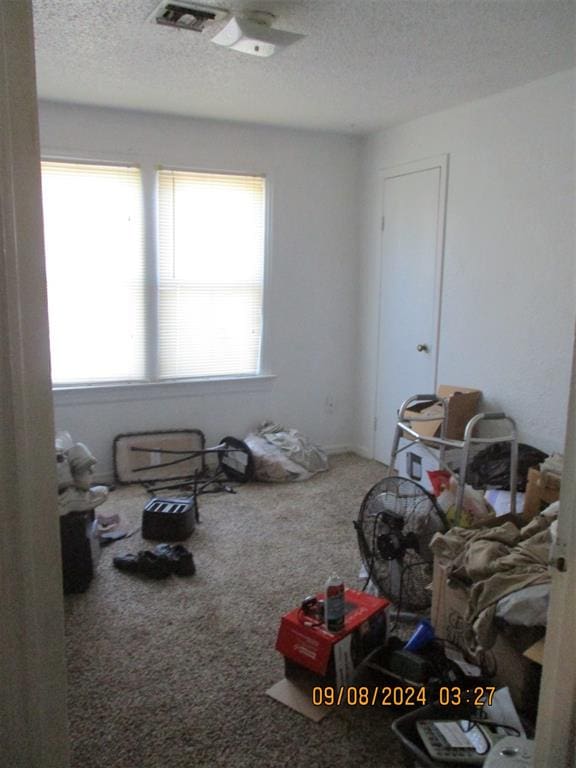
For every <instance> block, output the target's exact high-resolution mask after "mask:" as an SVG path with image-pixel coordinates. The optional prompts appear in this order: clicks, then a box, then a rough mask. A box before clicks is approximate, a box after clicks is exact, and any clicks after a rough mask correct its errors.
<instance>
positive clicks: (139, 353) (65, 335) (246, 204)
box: [42, 162, 265, 385]
mask: <svg viewBox="0 0 576 768" xmlns="http://www.w3.org/2000/svg"><path fill="white" fill-rule="evenodd" d="M42 173H43V197H44V219H45V243H46V264H47V278H48V303H49V316H50V344H51V353H52V372H53V380H54V383H55V384H56V385H74V384H77V385H78V384H79V385H81V384H97V383H110V382H130V381H158V380H162V381H166V380H173V379H188V378H202V377H204V378H205V377H218V376H249V375H255V374H258V373H259V372H260V348H261V339H262V301H263V277H264V250H265V248H264V246H265V180H264V178H263V177H261V176H240V175H232V174H212V173H195V172H188V171H175V170H165V169H162V170H160V171H158V175H157V181H158V185H157V186H158V238H157V243H155V244H151V245H150V246H149V248H150V249H151V252H149V253H146V251H145V246H144V242H145V239H144V227H145V221H144V213H143V210H144V205H143V203H144V191H143V185H142V179H141V174H140V171H139V169H137V168H130V167H129V168H127V167H121V166H103V165H90V164H86V163H83V164H78V163H74V164H73V163H64V162H45V163H43V165H42ZM146 208H147V210H151V209H152V206H147V207H146Z"/></svg>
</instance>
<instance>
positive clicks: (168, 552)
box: [152, 544, 196, 576]
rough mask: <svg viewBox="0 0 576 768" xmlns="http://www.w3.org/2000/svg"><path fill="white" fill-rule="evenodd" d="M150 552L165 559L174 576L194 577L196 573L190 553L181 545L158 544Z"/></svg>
mask: <svg viewBox="0 0 576 768" xmlns="http://www.w3.org/2000/svg"><path fill="white" fill-rule="evenodd" d="M152 552H153V553H154V554H155V555H158V556H159V557H161V558H163V559H165V560H166V561H167V562H168V563H169V564H170V567H171V568H172V573H175V574H176V576H194V574H195V573H196V566H195V565H194V558H193V557H192V552H190V551H189V550H188V549H186V547H184V546H182V544H158V545H157V546H155V547H154V549H153V550H152Z"/></svg>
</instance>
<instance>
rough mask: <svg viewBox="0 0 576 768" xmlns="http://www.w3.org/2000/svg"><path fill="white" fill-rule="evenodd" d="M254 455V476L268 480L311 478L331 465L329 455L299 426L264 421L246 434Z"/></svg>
mask: <svg viewBox="0 0 576 768" xmlns="http://www.w3.org/2000/svg"><path fill="white" fill-rule="evenodd" d="M244 442H245V443H246V445H247V446H248V447H249V448H250V450H251V452H252V457H253V459H254V476H255V478H256V480H261V481H264V482H269V483H270V482H294V481H299V480H308V479H309V478H310V477H312V476H313V475H315V474H316V473H317V472H324V471H326V470H327V469H328V457H327V456H326V454H325V452H324V451H323V450H322V449H321V448H320V447H319V446H317V445H315V444H314V443H312V442H311V441H310V440H309V439H308V438H307V437H306V436H305V435H303V434H302V433H301V432H298V430H296V429H286V428H285V427H282V426H280V425H279V424H270V423H265V424H263V425H262V426H261V427H260V429H259V430H258V432H256V433H250V434H249V435H247V436H246V437H245V438H244Z"/></svg>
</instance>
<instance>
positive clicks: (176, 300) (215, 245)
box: [158, 170, 265, 378]
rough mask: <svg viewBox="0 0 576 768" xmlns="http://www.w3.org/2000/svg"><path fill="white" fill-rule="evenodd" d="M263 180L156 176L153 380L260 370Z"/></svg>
mask: <svg viewBox="0 0 576 768" xmlns="http://www.w3.org/2000/svg"><path fill="white" fill-rule="evenodd" d="M264 223H265V206H264V179H263V178H261V177H258V176H230V175H222V174H206V173H188V172H180V171H165V170H161V171H160V173H159V295H158V316H159V323H158V328H159V339H158V349H159V377H160V378H177V377H181V376H223V375H233V374H255V373H258V372H259V370H260V340H261V336H262V285H263V275H264Z"/></svg>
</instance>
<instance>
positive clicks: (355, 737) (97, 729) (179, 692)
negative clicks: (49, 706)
mask: <svg viewBox="0 0 576 768" xmlns="http://www.w3.org/2000/svg"><path fill="white" fill-rule="evenodd" d="M331 465H332V469H331V470H330V471H329V472H326V473H324V474H322V475H319V476H317V477H315V478H313V479H312V480H310V481H308V482H304V483H298V484H291V485H267V484H250V485H246V486H240V487H239V490H238V494H237V495H235V496H232V495H229V494H218V495H214V496H203V497H202V498H201V509H200V512H201V518H202V523H201V525H200V526H198V527H197V528H196V530H195V532H194V534H193V535H192V537H191V538H190V539H189V540H188V542H186V543H187V545H188V546H189V548H190V549H191V550H192V551H193V553H194V558H195V562H196V565H197V573H196V575H195V576H194V577H193V578H191V579H186V578H177V577H174V576H173V577H171V578H170V579H167V580H165V581H153V580H147V579H144V578H142V577H138V576H133V575H127V574H125V573H121V572H119V571H117V570H116V569H114V568H113V567H112V557H113V556H114V555H116V554H122V553H123V552H137V551H138V550H139V549H146V548H150V547H151V546H153V543H152V542H146V541H143V540H142V539H141V538H140V535H139V534H137V535H135V536H133V537H132V538H130V539H128V540H126V541H118V542H116V543H115V544H113V545H112V546H110V547H108V548H107V549H105V550H103V552H102V558H101V561H100V564H99V567H98V572H97V576H96V578H95V579H94V581H93V582H92V584H91V586H90V588H89V590H88V591H87V592H86V593H85V594H83V595H70V596H67V597H66V633H67V651H68V664H69V708H70V727H71V739H72V749H73V761H72V766H73V768H184V767H186V768H192V767H193V766H206V767H208V766H210V767H212V766H214V767H217V766H223V767H224V766H225V767H226V768H232V767H234V768H252V767H254V768H260V767H262V768H268V766H270V767H272V766H290V768H334V766H346V767H347V768H355V766H358V768H360V766H361V767H362V768H397V767H398V768H399V767H400V766H402V765H403V762H402V757H401V748H400V745H399V743H398V742H397V740H396V739H395V737H394V736H393V734H392V732H391V731H390V728H389V724H390V722H391V721H392V719H394V717H396V716H398V713H397V712H392V711H390V710H388V709H381V708H377V707H375V708H371V707H356V708H344V707H342V708H340V709H338V710H337V711H335V712H333V713H331V714H330V715H329V716H328V717H327V718H326V719H325V720H324V721H322V722H321V723H319V724H315V723H313V722H311V721H309V720H307V719H306V718H304V717H303V716H302V715H300V714H297V713H296V712H293V711H292V710H290V709H288V708H287V707H285V706H283V705H282V704H280V703H278V702H276V701H273V700H272V699H270V698H269V697H268V696H266V695H265V691H266V689H267V688H269V687H270V686H271V685H272V684H273V683H275V682H276V681H278V680H279V679H280V678H282V676H283V662H282V658H281V657H280V655H279V654H278V653H277V652H276V651H275V649H274V644H275V640H276V633H277V630H278V624H279V619H280V616H281V614H282V613H284V612H286V611H288V610H290V609H291V608H293V607H294V606H295V605H297V604H298V603H299V601H301V600H302V598H303V597H304V596H306V595H307V594H309V593H311V592H314V591H319V590H321V589H322V588H323V584H324V582H325V580H326V578H327V577H328V576H329V575H330V573H331V572H332V571H334V570H335V571H337V572H338V573H339V574H340V575H341V576H342V577H343V578H344V579H345V581H346V583H347V585H349V586H352V587H357V586H359V582H358V578H357V574H358V567H359V555H358V550H357V544H356V537H355V533H354V530H353V527H352V520H353V519H354V518H355V517H356V515H357V513H358V509H359V506H360V503H361V501H362V498H363V496H364V494H365V492H366V491H367V490H368V489H369V488H370V487H371V486H372V485H373V484H374V482H375V481H376V480H378V479H380V478H381V477H382V476H383V467H382V465H381V464H377V463H375V462H370V461H366V460H363V459H360V458H358V457H356V456H352V455H345V456H337V457H333V458H332V461H331ZM146 498H147V496H146V495H145V493H144V492H143V491H142V490H141V489H139V488H123V489H120V490H118V491H115V492H114V493H112V495H111V497H110V500H109V501H108V502H106V505H105V506H104V507H102V509H106V510H107V511H113V510H115V511H119V512H121V513H122V514H123V515H124V516H125V518H126V519H127V520H128V521H129V522H130V523H131V524H132V525H137V524H138V522H139V520H140V516H141V512H142V508H143V505H144V503H145V501H146Z"/></svg>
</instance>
